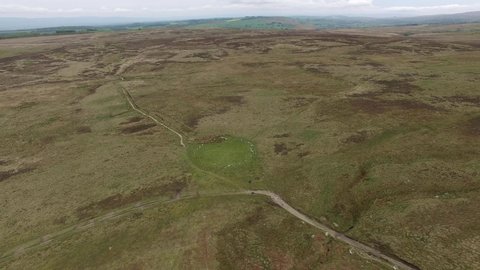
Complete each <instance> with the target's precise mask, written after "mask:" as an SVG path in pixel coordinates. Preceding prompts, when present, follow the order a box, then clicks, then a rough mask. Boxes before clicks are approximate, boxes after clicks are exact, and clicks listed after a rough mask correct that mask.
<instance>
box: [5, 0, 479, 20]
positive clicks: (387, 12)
mask: <svg viewBox="0 0 480 270" xmlns="http://www.w3.org/2000/svg"><path fill="white" fill-rule="evenodd" d="M475 10H480V0H401V1H400V0H169V1H166V0H77V1H68V0H0V17H80V16H102V17H148V18H156V19H184V18H206V17H231V16H257V15H266V16H270V15H318V16H322V15H349V16H352V15H370V16H372V15H374V16H391V15H396V16H415V15H425V14H440V13H442V14H443V13H457V12H465V11H475Z"/></svg>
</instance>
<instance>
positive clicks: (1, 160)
mask: <svg viewBox="0 0 480 270" xmlns="http://www.w3.org/2000/svg"><path fill="white" fill-rule="evenodd" d="M9 163H10V161H8V160H3V159H0V165H7V164H9Z"/></svg>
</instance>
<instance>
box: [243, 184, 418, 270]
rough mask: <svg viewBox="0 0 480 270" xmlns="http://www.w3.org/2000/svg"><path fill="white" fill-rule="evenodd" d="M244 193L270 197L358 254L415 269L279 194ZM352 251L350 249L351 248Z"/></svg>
mask: <svg viewBox="0 0 480 270" xmlns="http://www.w3.org/2000/svg"><path fill="white" fill-rule="evenodd" d="M246 193H250V194H253V195H256V194H258V195H264V196H268V197H270V199H271V200H272V201H273V202H275V203H276V204H277V205H279V206H280V207H282V208H283V209H284V210H286V211H287V212H288V213H290V214H292V215H293V216H295V217H297V218H298V219H300V220H302V221H304V222H305V223H308V224H310V225H312V226H313V227H315V228H317V229H320V230H321V231H323V232H324V233H325V234H326V235H327V236H330V237H333V238H334V239H337V240H338V241H340V242H343V243H345V244H347V245H349V246H350V247H352V248H353V249H354V250H355V251H356V252H357V253H359V255H367V256H368V258H369V259H372V260H374V261H377V262H380V263H388V264H389V265H391V266H393V269H405V270H417V269H419V268H417V267H416V266H413V265H411V264H409V263H407V262H405V261H402V260H400V259H397V258H394V257H392V256H389V255H387V254H385V253H383V252H382V251H380V250H377V249H374V248H372V247H370V246H367V245H365V244H363V243H361V242H358V241H357V240H355V239H352V238H350V237H348V236H346V235H345V234H343V233H339V232H337V231H335V230H333V229H331V228H329V227H327V226H325V225H323V224H321V223H319V222H317V221H315V220H313V219H311V218H309V217H308V216H306V215H304V214H302V213H300V212H299V211H298V210H296V209H295V208H293V207H292V206H290V205H289V204H288V203H286V202H285V201H284V200H283V199H282V198H281V197H280V196H279V195H277V194H275V193H273V192H271V191H267V190H253V191H247V192H246ZM351 252H352V250H351Z"/></svg>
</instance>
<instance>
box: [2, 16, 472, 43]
mask: <svg viewBox="0 0 480 270" xmlns="http://www.w3.org/2000/svg"><path fill="white" fill-rule="evenodd" d="M464 23H480V11H476V12H467V13H458V14H448V15H432V16H420V17H393V18H369V17H347V16H326V17H306V16H303V17H302V16H297V17H261V16H260V17H258V16H257V17H242V18H214V19H197V20H183V21H155V20H154V19H145V18H142V19H140V18H99V17H91V18H46V19H25V18H0V37H3V38H5V37H21V36H36V35H51V34H66V33H68V34H72V33H84V32H92V31H115V30H129V29H145V28H159V27H186V28H201V29H209V28H226V29H231V28H234V29H278V30H282V29H285V30H287V29H335V28H362V27H386V26H403V25H431V24H464ZM22 29H24V30H22Z"/></svg>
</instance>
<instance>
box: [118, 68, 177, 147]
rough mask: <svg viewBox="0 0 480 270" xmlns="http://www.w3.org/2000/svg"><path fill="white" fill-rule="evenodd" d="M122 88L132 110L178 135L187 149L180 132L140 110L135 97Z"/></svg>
mask: <svg viewBox="0 0 480 270" xmlns="http://www.w3.org/2000/svg"><path fill="white" fill-rule="evenodd" d="M121 78H122V81H123V80H124V79H123V77H121ZM121 88H122V93H123V95H124V96H125V98H126V99H127V101H128V104H130V107H132V109H133V110H134V111H136V112H138V113H140V114H141V115H143V116H145V117H147V118H150V119H151V120H152V121H153V122H155V123H156V124H157V125H160V126H162V127H164V128H166V129H168V130H169V131H171V132H173V133H174V134H175V135H177V136H178V137H179V138H180V145H181V146H182V147H186V145H185V143H184V142H183V135H182V134H180V133H179V132H177V131H175V130H174V129H173V128H171V127H169V126H167V125H165V124H164V123H162V122H160V121H158V119H157V118H155V117H154V116H152V115H150V114H148V113H147V112H145V111H144V110H142V109H140V107H138V106H137V104H136V103H135V101H134V100H133V97H132V95H130V92H128V90H127V89H126V88H125V87H123V86H122V87H121Z"/></svg>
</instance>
